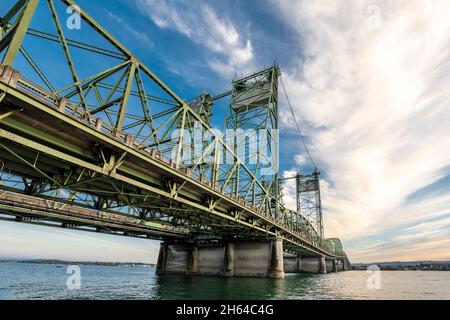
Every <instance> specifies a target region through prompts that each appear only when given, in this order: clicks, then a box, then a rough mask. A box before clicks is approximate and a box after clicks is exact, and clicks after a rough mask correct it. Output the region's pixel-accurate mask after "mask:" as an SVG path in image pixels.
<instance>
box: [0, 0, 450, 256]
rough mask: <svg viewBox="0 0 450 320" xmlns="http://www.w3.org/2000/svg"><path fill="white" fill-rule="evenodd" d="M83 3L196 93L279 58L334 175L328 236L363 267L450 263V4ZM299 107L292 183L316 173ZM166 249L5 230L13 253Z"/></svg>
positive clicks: (157, 68)
mask: <svg viewBox="0 0 450 320" xmlns="http://www.w3.org/2000/svg"><path fill="white" fill-rule="evenodd" d="M8 1H9V0H7V1H6V2H8ZM9 2H11V1H9ZM2 3H3V1H2ZM78 3H79V4H80V5H81V6H82V7H83V8H84V9H86V11H88V12H89V13H90V14H91V15H92V16H93V17H94V18H96V19H97V20H98V21H99V22H100V24H102V25H103V26H104V27H105V28H106V29H107V30H108V31H110V32H111V33H112V34H113V35H114V36H115V37H117V38H118V39H119V41H121V42H122V43H123V44H124V45H125V46H127V47H128V48H129V49H130V50H131V51H132V52H134V53H135V54H136V56H138V57H139V58H140V59H141V60H142V61H144V62H145V63H146V64H147V65H148V66H149V67H150V68H151V69H152V70H153V71H154V72H155V73H156V74H157V75H159V76H160V77H161V78H162V79H163V80H164V81H165V82H166V83H167V84H168V85H169V86H170V87H171V88H172V89H173V90H174V91H175V92H177V93H178V94H179V95H180V96H181V97H182V98H186V99H189V98H192V97H195V96H196V95H197V94H199V93H201V92H203V91H204V90H206V89H207V90H209V91H210V92H212V93H219V92H223V91H226V90H228V89H229V87H230V82H231V80H232V79H233V78H234V77H235V76H236V75H238V76H239V75H242V74H247V73H249V72H252V71H255V70H259V69H262V68H264V67H266V66H269V65H271V64H273V63H274V62H275V61H276V62H277V63H278V64H279V65H280V67H281V70H282V73H283V75H282V79H283V82H284V83H285V85H286V87H287V90H288V93H289V96H290V100H291V102H292V105H293V107H294V110H295V113H296V117H297V118H298V120H299V121H300V123H301V125H302V128H303V131H304V132H305V135H306V139H307V142H308V144H309V146H310V149H311V153H312V155H313V158H314V160H315V161H316V162H317V164H318V167H319V169H320V171H321V177H322V180H321V188H322V204H323V214H324V225H325V234H326V236H327V237H338V238H340V239H341V240H342V242H343V244H344V248H345V250H346V252H347V254H348V255H349V257H350V260H351V261H352V262H371V261H393V260H405V261H406V260H409V261H412V260H450V250H449V249H450V192H449V189H450V125H449V123H450V90H449V88H450V77H449V76H448V75H449V74H450V19H448V12H450V2H449V1H448V0H442V1H440V0H432V1H428V0H408V1H401V0H392V1H390V0H385V1H376V0H371V1H366V0H340V1H339V0H334V1H303V0H292V1H290V0H283V1H275V0H258V1H237V0H230V1H191V0H190V1H187V0H180V1H156V0H127V1H125V0H116V1H106V0H97V1H87V0H83V1H81V0H80V1H78ZM42 9H45V7H42ZM0 12H1V13H2V14H3V12H4V7H3V5H0ZM216 108H218V109H221V110H222V111H223V110H224V108H226V105H219V106H216ZM289 112H290V111H289V109H288V107H287V104H286V100H285V99H284V97H282V96H280V128H281V141H282V142H281V150H280V152H281V153H280V159H281V163H282V165H281V174H282V175H284V176H291V175H293V174H295V172H297V171H300V172H308V170H310V169H311V167H310V164H309V163H308V161H307V158H306V157H305V150H304V149H303V147H302V144H301V142H300V138H299V136H298V134H297V132H296V129H295V124H294V122H293V121H292V118H291V116H290V114H289ZM216 114H218V115H219V118H220V115H221V112H220V110H219V111H218V112H217V113H216ZM219 120H220V119H219ZM284 194H285V199H284V200H285V202H286V204H287V205H288V206H292V205H293V204H294V203H295V200H294V188H293V186H292V185H287V186H286V188H285V190H284ZM158 247H159V244H158V243H157V242H154V241H149V240H137V239H129V238H124V237H114V236H108V235H98V234H94V233H82V232H74V231H67V230H62V229H57V228H46V227H37V226H29V225H19V224H16V223H10V222H0V256H6V257H45V258H64V259H73V260H105V261H142V262H155V261H156V257H157V249H158Z"/></svg>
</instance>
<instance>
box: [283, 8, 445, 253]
mask: <svg viewBox="0 0 450 320" xmlns="http://www.w3.org/2000/svg"><path fill="white" fill-rule="evenodd" d="M378 3H380V4H379V5H377V6H373V5H372V4H373V1H356V0H353V1H350V0H345V1H333V2H327V3H325V2H319V1H315V2H313V1H283V2H280V3H279V4H278V6H279V8H280V11H281V13H282V17H283V19H284V20H285V21H288V22H289V23H290V24H291V27H292V28H293V29H294V30H295V31H296V32H297V33H298V35H299V42H302V43H303V45H302V48H303V50H304V51H303V52H301V53H299V57H298V58H296V59H297V61H296V62H294V64H295V65H296V67H294V68H292V69H290V70H285V75H284V77H285V83H286V86H287V89H288V92H289V93H290V96H291V100H292V101H294V105H295V104H296V103H295V102H297V105H296V106H295V108H296V113H297V115H298V117H299V118H300V119H302V120H303V121H304V122H306V123H307V128H305V129H307V131H308V133H309V135H310V136H311V137H312V151H313V154H314V156H315V157H316V160H318V162H319V163H320V165H321V169H322V170H324V171H326V172H327V180H328V182H330V185H329V186H328V190H327V192H326V193H325V192H324V195H323V203H324V206H325V232H326V233H327V235H328V236H339V237H341V238H344V240H346V241H345V243H346V244H347V248H348V250H349V251H350V252H349V253H350V255H352V254H354V255H355V256H356V255H357V252H356V250H357V245H356V243H357V242H358V241H360V240H361V239H364V238H365V237H366V236H367V235H372V236H373V235H379V237H382V235H383V232H385V231H386V230H387V229H395V228H399V229H401V228H402V227H403V226H405V225H409V224H411V223H413V222H414V223H420V222H423V221H426V220H427V219H430V218H433V217H438V216H443V215H445V214H447V215H448V214H449V213H450V212H449V207H450V206H449V205H450V198H449V197H448V196H447V195H446V194H448V189H449V188H448V187H447V190H442V191H441V194H439V193H437V194H434V195H433V196H430V197H428V198H425V199H422V200H420V201H416V202H415V203H410V202H411V200H410V199H408V197H409V196H410V195H412V194H414V193H415V192H417V191H418V190H421V189H423V188H426V187H427V186H429V185H430V184H432V183H434V182H437V181H438V180H440V179H442V178H444V177H445V176H447V175H449V174H450V171H449V164H450V125H449V123H450V90H449V89H448V88H450V77H449V76H448V75H449V74H450V33H449V30H450V20H449V19H448V12H450V2H449V1H446V0H442V1H439V0H436V1H432V2H431V1H430V2H428V1H420V0H417V1H397V0H392V1H391V0H386V1H383V2H381V1H379V2H378ZM375 9H376V10H375ZM300 56H301V57H300ZM280 118H281V120H282V121H283V122H284V124H285V125H286V124H287V125H291V126H292V123H291V122H290V121H289V120H288V119H289V115H288V113H285V114H282V116H281V117H280ZM305 131H306V130H305ZM407 200H409V202H407ZM440 223H442V224H448V223H449V222H448V220H442V221H441V222H440ZM399 232H402V231H399ZM427 239H428V238H427ZM351 240H353V241H351ZM378 240H379V239H378ZM395 240H398V238H397V239H393V241H394V242H395ZM428 241H430V243H434V247H432V248H434V249H436V250H437V249H439V248H441V249H443V247H438V246H441V245H443V244H444V242H442V241H431V240H430V239H428ZM397 244H398V243H397ZM390 245H392V246H394V245H396V243H391V244H390ZM396 249H397V250H402V247H401V246H399V247H397V248H396ZM405 249H406V247H405ZM428 249H430V248H429V247H428ZM447 249H448V248H447ZM430 250H431V249H430ZM352 251H353V252H352ZM418 253H419V251H417V254H418ZM409 254H410V256H412V255H413V254H414V251H411V252H410V253H409Z"/></svg>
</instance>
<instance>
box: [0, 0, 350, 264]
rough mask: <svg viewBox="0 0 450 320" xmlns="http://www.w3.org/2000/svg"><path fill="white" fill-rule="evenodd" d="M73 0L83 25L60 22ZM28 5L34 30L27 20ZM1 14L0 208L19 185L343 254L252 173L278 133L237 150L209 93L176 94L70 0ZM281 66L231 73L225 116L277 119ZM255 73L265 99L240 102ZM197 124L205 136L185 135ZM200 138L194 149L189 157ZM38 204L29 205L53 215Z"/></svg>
mask: <svg viewBox="0 0 450 320" xmlns="http://www.w3.org/2000/svg"><path fill="white" fill-rule="evenodd" d="M69 6H71V7H72V8H75V12H78V15H79V17H80V18H81V21H82V29H80V30H76V31H70V30H67V28H65V27H64V26H65V22H66V21H65V20H66V10H67V7H69ZM72 12H73V10H72ZM36 13H39V20H38V22H39V25H38V26H39V28H34V27H32V26H31V22H32V18H33V16H34V15H35V14H36ZM0 14H1V15H2V16H3V18H1V20H0V61H1V66H0V210H6V209H7V208H9V209H8V210H12V211H13V212H17V211H18V209H17V208H16V209H14V206H11V204H8V203H6V202H2V201H3V200H2V199H3V198H2V195H9V194H10V193H13V194H22V195H24V196H26V197H31V198H27V199H31V200H29V201H35V202H36V203H40V200H39V199H44V200H46V201H49V203H51V204H52V205H51V206H56V207H58V208H64V207H65V208H68V209H67V210H68V212H73V210H75V209H77V208H78V209H87V210H96V212H104V213H108V214H112V215H114V217H116V215H117V216H123V217H131V218H136V219H139V220H138V221H140V222H139V223H144V224H145V223H154V224H156V225H158V226H171V228H175V229H171V230H170V232H177V235H178V234H179V233H181V234H183V236H185V237H187V238H191V239H192V238H195V237H198V236H203V235H210V236H219V237H221V238H224V239H225V238H233V239H236V238H247V239H248V238H255V237H256V238H260V237H261V238H273V237H278V238H282V239H283V240H284V247H285V250H286V251H289V252H293V253H298V254H305V255H307V254H311V255H326V256H330V257H344V256H345V254H344V252H343V250H342V246H341V245H340V242H339V241H338V240H335V239H333V240H326V239H321V237H318V236H317V232H316V231H315V229H314V227H311V224H310V223H309V221H308V220H307V219H306V218H305V217H303V216H301V215H299V214H297V213H296V212H293V211H290V210H287V209H285V208H284V206H283V204H282V202H281V200H280V192H279V190H278V188H279V185H278V183H277V181H278V177H277V175H276V173H274V174H272V175H267V174H264V175H261V174H260V171H259V169H261V166H262V165H264V166H265V167H276V166H277V165H278V163H277V161H278V159H277V157H278V150H277V149H276V148H278V136H277V135H273V136H271V138H270V139H269V140H273V142H275V144H274V145H275V150H270V151H271V152H270V153H269V154H270V157H269V159H261V158H260V157H259V156H258V154H257V153H256V158H257V163H256V164H255V163H249V161H247V159H242V158H240V156H239V155H238V154H237V153H236V152H235V151H236V150H234V148H233V147H230V146H229V145H227V143H226V141H225V140H224V138H223V137H222V136H221V135H219V134H217V133H216V132H215V131H214V130H213V129H212V128H211V126H210V123H209V117H210V115H211V113H210V112H211V106H212V101H213V100H214V98H213V97H210V96H209V95H206V94H205V95H203V96H201V97H199V99H197V100H196V101H192V102H189V103H188V102H185V101H183V100H182V99H181V98H180V97H179V96H178V95H177V94H176V93H175V92H174V91H172V90H171V89H170V88H169V87H168V86H167V85H166V84H165V83H164V82H163V81H162V80H161V79H160V78H159V77H158V76H156V75H155V74H154V73H153V72H152V71H151V70H150V69H149V68H148V67H147V66H146V65H145V64H144V63H143V62H142V61H140V60H139V59H137V58H136V57H135V56H134V55H133V54H132V53H131V52H130V51H129V50H128V49H127V48H126V47H124V46H123V45H122V44H121V43H120V42H119V41H117V40H116V39H115V38H114V37H113V36H112V35H111V34H110V33H108V31H107V30H105V29H104V28H102V27H101V26H100V25H99V24H98V23H97V22H96V21H95V20H94V19H93V18H92V17H91V16H90V15H89V14H88V13H87V12H85V11H84V10H83V9H81V8H80V7H78V6H77V5H76V3H75V2H74V1H72V0H41V1H39V0H20V1H16V2H15V4H14V5H13V6H12V7H11V8H5V7H4V5H0ZM33 22H34V20H33ZM49 22H51V23H49ZM45 23H47V25H45ZM41 27H42V28H41ZM51 28H52V29H53V31H51ZM69 33H70V34H69ZM86 39H88V40H86ZM32 44H34V45H32ZM36 44H37V45H36ZM37 47H38V48H39V50H36V48H37ZM57 58H59V60H58V59H57ZM55 69H58V70H60V72H58V73H55V72H54V70H55ZM278 76H279V70H278V68H277V67H276V66H274V67H272V68H270V69H268V70H264V71H263V72H260V73H257V74H254V75H252V76H250V77H248V78H245V79H240V80H236V81H235V82H233V96H232V97H233V98H232V102H231V105H230V111H229V112H230V113H229V116H228V118H227V125H226V126H227V127H229V128H237V127H239V128H242V127H248V128H251V127H254V126H256V127H258V128H263V127H264V126H265V127H266V128H267V127H269V128H273V129H278V119H277V114H278V110H277V78H278ZM262 80H264V81H268V83H269V84H270V85H269V89H270V93H269V95H268V101H267V103H266V102H264V106H263V107H262V106H261V105H258V108H253V107H249V104H247V105H246V104H245V102H242V100H241V101H239V99H238V98H237V97H238V94H240V93H241V92H242V90H244V91H249V90H248V89H249V88H248V87H247V86H252V84H255V83H261V82H258V81H262ZM264 88H266V87H264ZM250 91H251V90H250ZM250 105H251V104H250ZM195 130H200V131H201V132H202V138H201V139H200V140H198V141H195V143H194V144H192V141H191V142H190V141H188V140H189V138H192V137H190V136H192V135H194V131H195ZM191 140H192V139H191ZM269 142H270V141H268V142H267V143H268V146H269V148H270V147H271V146H272V144H270V143H269ZM199 145H200V147H201V153H200V155H198V154H196V156H195V157H194V156H192V155H190V153H189V152H188V151H189V148H195V147H198V146H199ZM225 156H226V157H227V159H228V162H225V163H224V162H223V161H221V159H222V158H223V157H225ZM186 160H190V161H186ZM275 172H276V171H275ZM1 190H3V192H2V191H1ZM5 201H6V200H5ZM69 208H70V210H69ZM41 209H42V208H40V209H39V210H37V209H36V210H34V211H33V210H32V211H30V212H33V213H34V215H38V216H40V217H41V218H44V217H47V218H48V217H49V216H50V215H53V217H55V216H54V215H55V212H54V210H53V211H51V212H50V211H49V210H47V211H48V212H47V213H45V210H41ZM60 211H61V210H60ZM38 212H39V214H38ZM61 212H62V211H61ZM55 219H60V220H64V218H63V217H62V216H60V217H59V218H58V217H57V218H55ZM66 225H67V222H66ZM69 225H70V223H69ZM75 225H76V224H75ZM161 237H162V238H164V237H169V238H170V237H171V235H167V234H166V235H163V236H161Z"/></svg>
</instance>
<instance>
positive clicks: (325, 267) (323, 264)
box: [319, 256, 327, 274]
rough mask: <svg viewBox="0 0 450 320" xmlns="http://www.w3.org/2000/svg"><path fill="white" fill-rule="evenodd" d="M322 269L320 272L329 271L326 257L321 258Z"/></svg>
mask: <svg viewBox="0 0 450 320" xmlns="http://www.w3.org/2000/svg"><path fill="white" fill-rule="evenodd" d="M319 264H320V270H319V273H321V274H326V273H327V259H325V257H323V256H322V257H320V258H319Z"/></svg>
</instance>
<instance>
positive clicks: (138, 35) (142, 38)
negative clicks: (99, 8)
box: [108, 12, 155, 48]
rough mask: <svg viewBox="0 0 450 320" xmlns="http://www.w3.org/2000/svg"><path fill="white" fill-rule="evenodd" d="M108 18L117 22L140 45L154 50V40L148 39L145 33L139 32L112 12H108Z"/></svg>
mask: <svg viewBox="0 0 450 320" xmlns="http://www.w3.org/2000/svg"><path fill="white" fill-rule="evenodd" d="M108 17H109V18H110V19H112V20H114V21H115V22H117V24H118V25H120V26H121V27H122V28H123V30H122V31H124V32H125V33H126V35H127V37H132V38H134V40H137V41H138V42H139V44H144V45H146V46H147V47H148V48H153V47H154V46H155V44H154V43H153V41H152V40H150V38H149V37H148V35H147V34H146V33H144V32H140V31H137V30H136V29H135V28H133V27H132V26H131V25H130V24H128V23H127V22H126V21H125V20H123V19H122V18H121V17H119V16H117V15H115V14H114V13H112V12H108Z"/></svg>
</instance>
